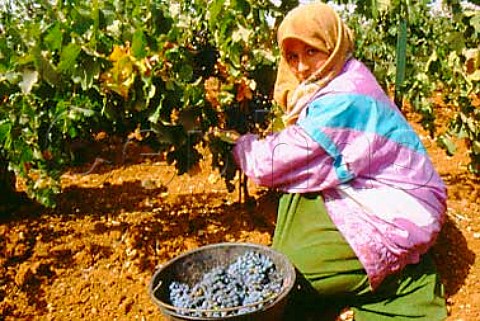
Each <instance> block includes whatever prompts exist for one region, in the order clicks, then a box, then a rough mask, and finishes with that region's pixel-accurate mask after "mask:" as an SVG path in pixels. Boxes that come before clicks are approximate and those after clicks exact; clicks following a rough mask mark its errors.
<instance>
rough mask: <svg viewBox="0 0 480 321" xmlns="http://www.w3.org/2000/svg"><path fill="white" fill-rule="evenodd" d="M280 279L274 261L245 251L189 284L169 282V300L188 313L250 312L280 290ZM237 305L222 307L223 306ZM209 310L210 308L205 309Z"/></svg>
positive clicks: (192, 314)
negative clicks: (190, 310) (229, 309)
mask: <svg viewBox="0 0 480 321" xmlns="http://www.w3.org/2000/svg"><path fill="white" fill-rule="evenodd" d="M282 286H283V280H282V277H281V274H280V273H279V271H277V270H276V267H275V264H274V263H273V261H272V260H271V259H270V258H269V257H267V256H265V255H263V254H260V253H257V252H254V251H248V252H246V253H244V254H243V255H241V256H239V257H238V258H236V260H234V261H233V262H232V263H231V264H230V265H228V266H226V267H221V266H220V267H216V268H213V269H211V270H210V271H208V272H206V273H205V274H204V275H203V277H202V279H201V280H200V281H199V282H197V283H196V284H193V285H192V286H189V285H187V284H184V283H180V282H172V283H171V284H170V286H169V290H170V301H171V303H172V304H173V305H174V306H176V307H179V308H188V309H195V310H192V312H186V311H184V310H180V313H183V314H184V315H190V316H200V317H201V316H208V317H225V316H229V315H238V314H244V313H249V312H253V311H255V310H258V309H261V308H263V307H264V304H265V303H266V302H267V301H268V300H271V299H273V298H274V297H276V295H278V293H280V292H281V290H282ZM234 307H239V309H237V310H232V311H224V310H223V309H225V308H234ZM205 310H212V311H205Z"/></svg>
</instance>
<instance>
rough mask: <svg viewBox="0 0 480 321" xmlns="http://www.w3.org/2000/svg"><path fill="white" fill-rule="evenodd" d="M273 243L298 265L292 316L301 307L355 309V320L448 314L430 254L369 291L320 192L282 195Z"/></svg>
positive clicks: (436, 319)
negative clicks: (297, 280)
mask: <svg viewBox="0 0 480 321" xmlns="http://www.w3.org/2000/svg"><path fill="white" fill-rule="evenodd" d="M272 247H273V248H274V249H276V250H278V251H280V252H283V253H284V254H286V255H287V256H288V257H289V259H290V260H291V261H292V263H293V264H294V265H295V267H296V268H297V272H298V276H299V278H298V279H299V282H298V287H297V289H296V291H297V292H296V293H294V294H293V295H292V301H291V305H290V308H289V309H290V310H291V312H290V313H292V314H293V315H294V316H293V318H294V319H295V320H299V314H298V313H299V311H300V310H301V311H303V312H305V313H307V314H308V313H311V312H312V311H317V312H320V313H321V311H322V310H324V311H332V310H339V309H341V308H343V307H350V308H351V309H352V310H353V311H354V314H355V321H407V320H408V321H411V320H416V321H440V320H445V318H446V317H447V310H446V303H445V299H444V295H443V294H444V291H443V286H442V284H441V282H440V278H439V275H438V274H437V270H436V268H435V264H434V262H433V260H432V258H431V256H430V255H429V254H426V255H424V256H423V257H422V260H421V261H420V263H418V264H416V265H408V266H407V267H406V268H405V269H403V270H402V271H401V272H400V273H397V274H395V275H392V276H390V277H388V278H387V279H385V280H384V281H383V282H382V284H381V285H380V286H379V288H378V289H376V290H375V291H372V290H371V288H370V286H369V283H368V278H367V275H366V272H365V270H364V268H363V266H362V264H361V263H360V261H359V260H358V258H357V256H356V255H355V253H354V252H353V250H352V248H351V247H350V245H349V244H348V243H347V241H346V240H345V239H344V237H343V236H342V234H341V233H340V232H339V231H338V230H337V228H336V226H335V225H334V224H333V222H332V221H331V219H330V217H329V215H328V213H327V211H326V208H325V205H324V203H323V199H322V197H321V196H319V195H314V194H284V195H283V196H282V197H281V199H280V204H279V209H278V219H277V225H276V228H275V234H274V238H273V244H272ZM287 314H288V311H287ZM287 319H288V317H287ZM300 320H301V319H300Z"/></svg>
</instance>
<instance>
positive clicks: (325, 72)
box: [274, 2, 354, 125]
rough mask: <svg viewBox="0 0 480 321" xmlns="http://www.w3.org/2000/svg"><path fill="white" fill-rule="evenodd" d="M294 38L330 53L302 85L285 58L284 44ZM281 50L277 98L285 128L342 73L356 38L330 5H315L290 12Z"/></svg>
mask: <svg viewBox="0 0 480 321" xmlns="http://www.w3.org/2000/svg"><path fill="white" fill-rule="evenodd" d="M288 38H295V39H298V40H301V41H303V42H305V43H306V44H308V45H310V46H312V47H314V48H317V49H319V50H320V51H323V52H327V53H329V58H328V59H327V61H326V62H325V64H324V65H323V66H322V67H321V68H320V69H319V70H317V71H316V72H314V73H313V74H312V75H311V76H310V77H309V78H308V79H306V80H305V81H303V82H302V83H300V81H299V80H298V79H297V78H296V76H295V74H294V73H293V72H292V71H291V69H290V66H289V65H288V63H287V61H286V57H285V52H284V48H283V42H284V41H285V39H288ZM277 40H278V44H279V47H280V50H281V53H282V55H281V57H280V62H279V67H278V73H277V79H276V82H275V91H274V99H275V101H276V102H277V103H278V104H279V105H280V106H281V107H282V108H283V109H284V112H285V116H284V122H285V123H286V125H290V124H293V123H295V122H296V121H297V119H298V116H299V115H300V113H301V112H302V110H303V108H304V107H305V106H306V105H307V103H308V102H309V101H310V99H311V98H312V97H313V95H314V94H315V93H316V92H317V91H318V90H319V89H321V88H323V87H325V86H326V85H327V84H328V83H329V82H330V81H331V80H332V79H334V78H335V77H336V76H337V75H338V74H340V72H341V71H342V68H343V66H344V64H345V62H346V61H347V60H348V59H349V58H350V57H351V55H352V52H353V47H354V44H353V35H352V33H351V31H350V29H349V28H348V27H347V26H346V25H345V23H344V22H343V21H342V19H341V18H340V17H339V16H338V14H337V13H336V12H335V11H334V10H333V8H332V7H330V6H329V5H327V4H324V3H321V2H314V3H309V4H303V5H300V6H298V7H296V8H294V9H293V10H291V11H290V12H289V13H288V14H287V15H286V16H285V19H284V20H283V21H282V23H281V24H280V26H279V28H278V33H277Z"/></svg>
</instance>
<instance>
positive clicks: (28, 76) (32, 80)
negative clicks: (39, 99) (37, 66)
mask: <svg viewBox="0 0 480 321" xmlns="http://www.w3.org/2000/svg"><path fill="white" fill-rule="evenodd" d="M22 78H23V80H22V81H21V82H19V83H18V86H20V88H21V89H22V92H23V93H24V94H29V93H30V92H31V91H32V88H33V85H35V84H36V83H37V82H38V72H37V71H36V70H31V69H25V70H24V71H23V74H22Z"/></svg>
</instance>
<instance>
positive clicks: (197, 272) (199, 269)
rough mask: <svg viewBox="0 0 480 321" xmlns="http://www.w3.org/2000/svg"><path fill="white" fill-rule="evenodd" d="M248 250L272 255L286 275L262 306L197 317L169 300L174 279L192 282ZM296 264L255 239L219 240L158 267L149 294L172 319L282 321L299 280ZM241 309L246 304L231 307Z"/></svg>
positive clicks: (283, 275) (227, 263)
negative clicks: (247, 241)
mask: <svg viewBox="0 0 480 321" xmlns="http://www.w3.org/2000/svg"><path fill="white" fill-rule="evenodd" d="M247 251H255V252H257V253H259V254H262V255H265V256H267V257H269V258H270V259H271V260H272V261H273V263H274V264H275V266H276V269H277V271H279V273H280V275H281V276H282V279H283V286H282V290H281V291H280V292H279V293H278V295H277V296H276V297H275V298H272V299H271V300H269V301H268V302H265V304H264V305H263V307H262V308H260V309H258V310H255V311H252V312H248V313H244V314H238V315H230V316H225V317H210V316H204V317H196V316H189V315H185V314H182V313H181V312H184V311H181V309H179V308H176V307H174V306H173V305H172V304H171V302H170V300H169V285H170V284H171V283H172V282H173V281H177V282H182V283H187V284H189V285H192V284H195V283H196V282H198V281H199V280H200V279H201V278H202V277H203V275H204V274H205V273H206V272H208V271H209V270H211V269H213V268H215V267H218V266H227V265H229V264H230V263H232V262H233V261H234V260H235V259H236V258H237V257H239V256H241V255H243V254H244V253H245V252H247ZM295 278H296V276H295V268H294V267H293V265H292V264H291V262H290V261H289V260H288V258H287V257H286V256H285V255H283V254H282V253H280V252H277V251H275V250H273V249H272V248H270V247H267V246H263V245H258V244H251V243H217V244H211V245H206V246H203V247H199V248H197V249H195V250H192V251H189V252H186V253H184V254H182V255H179V256H177V257H175V258H174V259H172V260H170V261H169V262H167V263H166V264H164V265H163V266H161V267H160V268H158V269H157V270H156V271H155V273H154V275H153V277H152V279H151V281H150V285H149V294H150V297H151V299H152V300H153V302H154V303H155V304H156V305H157V306H158V307H159V308H160V311H161V312H162V313H163V314H164V315H165V316H166V317H167V318H169V320H172V321H185V320H199V321H201V320H203V321H214V320H215V321H218V320H228V321H247V320H248V321H280V320H282V317H283V314H284V310H285V306H286V303H287V300H288V297H289V293H290V292H291V290H292V289H293V287H294V284H295ZM237 308H238V309H240V308H242V307H235V308H230V311H231V310H232V309H237Z"/></svg>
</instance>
